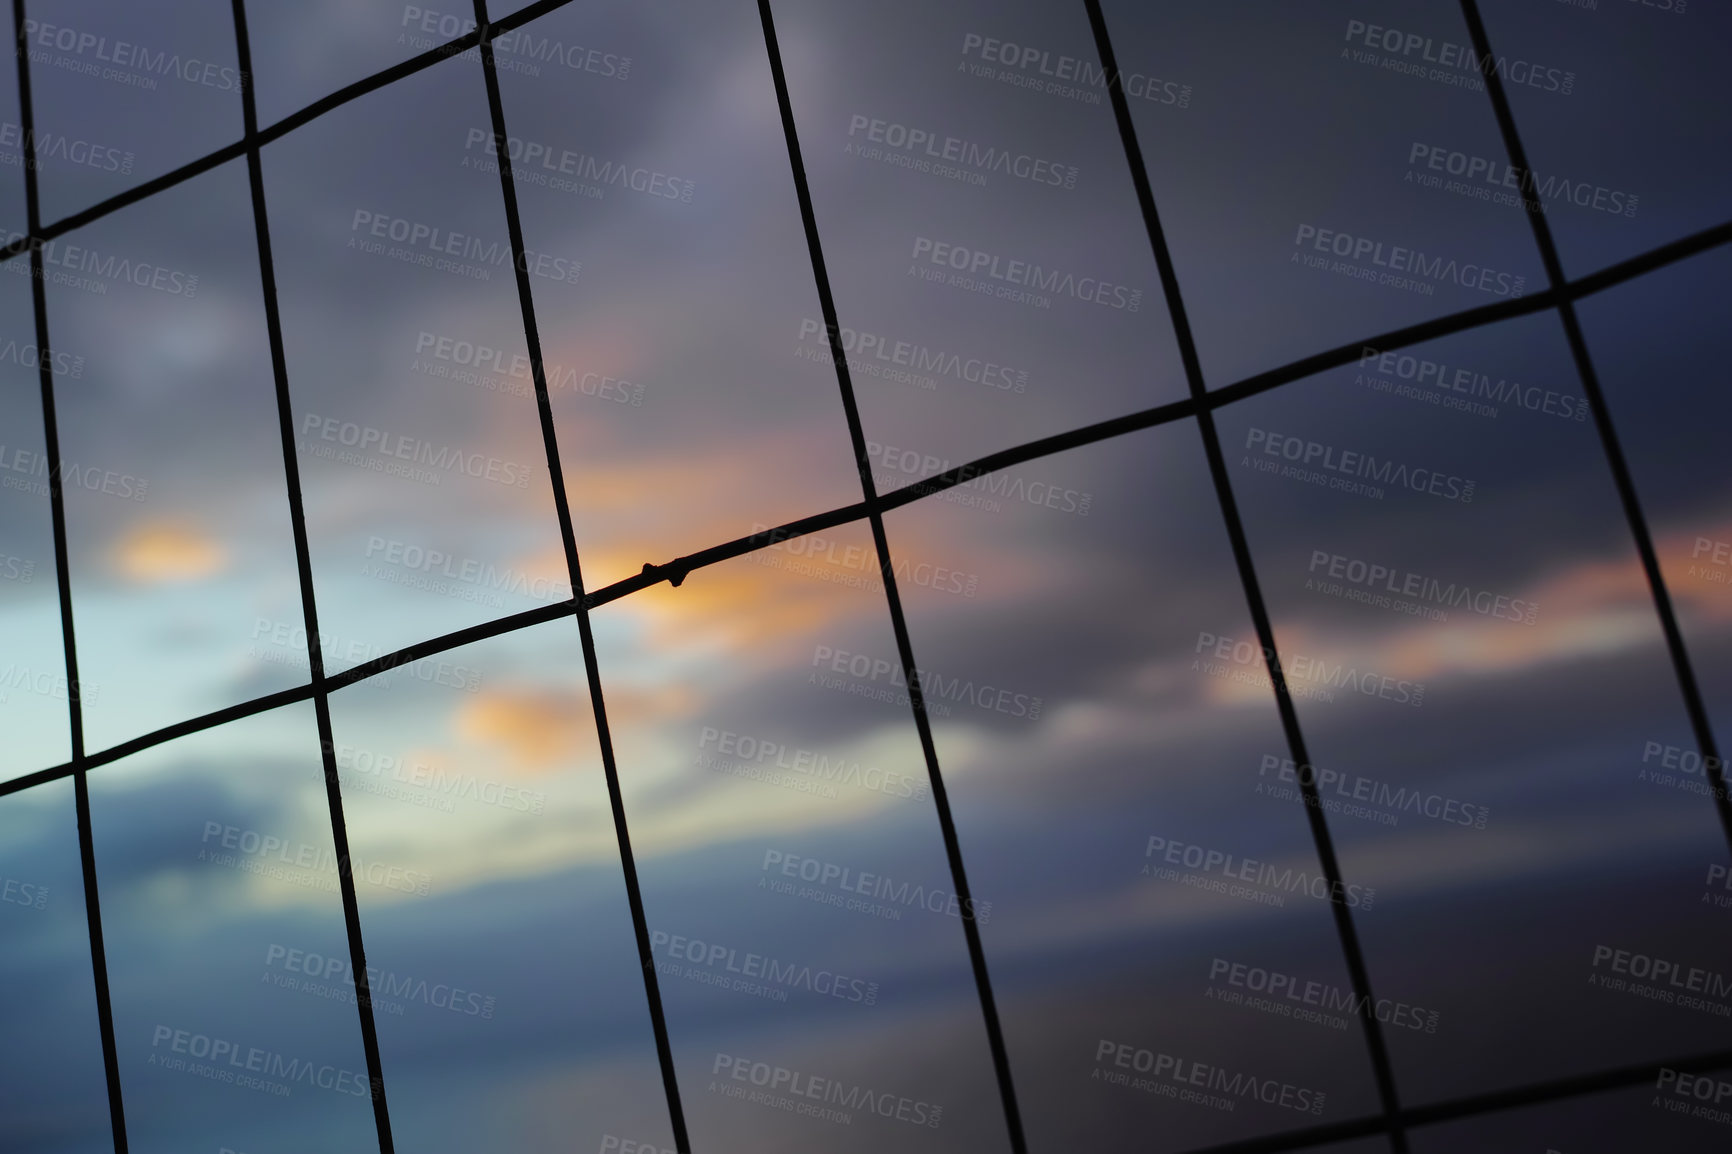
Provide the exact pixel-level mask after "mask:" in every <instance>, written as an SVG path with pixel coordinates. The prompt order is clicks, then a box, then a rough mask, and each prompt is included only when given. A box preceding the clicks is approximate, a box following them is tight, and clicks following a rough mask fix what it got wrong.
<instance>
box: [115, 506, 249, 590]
mask: <svg viewBox="0 0 1732 1154" xmlns="http://www.w3.org/2000/svg"><path fill="white" fill-rule="evenodd" d="M110 560H111V563H112V565H113V566H114V569H115V571H116V572H117V573H119V574H120V575H121V576H122V577H125V578H126V579H127V580H129V581H135V582H138V583H140V584H159V583H164V582H171V581H202V580H204V579H205V578H207V577H214V576H217V575H218V574H220V573H222V572H223V571H224V570H226V569H227V568H228V563H229V555H228V550H227V549H225V548H224V547H223V546H222V543H221V542H219V541H216V540H214V539H213V538H211V537H209V536H207V535H206V534H205V533H204V532H202V531H201V530H199V529H198V528H196V527H195V526H192V525H189V524H186V523H184V522H177V521H154V522H147V523H145V524H143V525H137V526H134V527H133V528H132V529H130V530H128V531H127V532H126V533H125V534H124V535H123V536H122V537H121V538H120V540H119V541H118V542H116V543H115V545H114V547H113V549H112V550H111V552H110Z"/></svg>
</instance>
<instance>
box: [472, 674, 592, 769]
mask: <svg viewBox="0 0 1732 1154" xmlns="http://www.w3.org/2000/svg"><path fill="white" fill-rule="evenodd" d="M453 727H454V728H455V729H456V731H457V734H458V736H460V737H462V738H464V739H465V740H468V741H473V742H477V743H480V744H483V745H490V746H494V747H497V748H501V749H503V750H504V752H505V754H506V756H507V758H508V762H509V765H510V767H511V768H514V769H517V770H521V771H523V772H525V773H543V772H546V771H548V770H551V769H555V768H559V767H562V766H568V765H570V764H571V763H572V762H573V761H576V760H578V759H579V758H583V757H587V756H592V755H594V753H595V749H596V745H595V717H594V714H593V713H592V712H591V709H590V703H589V694H588V693H586V692H584V691H582V690H581V689H578V690H574V691H572V692H568V693H561V692H557V691H552V690H535V691H511V690H498V689H493V690H488V691H486V692H483V693H480V694H477V695H476V696H475V697H474V698H473V699H471V700H469V701H466V702H464V704H463V706H462V707H461V708H460V709H459V710H458V712H457V716H456V718H455V719H454V720H453Z"/></svg>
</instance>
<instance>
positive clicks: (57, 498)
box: [12, 0, 127, 1154]
mask: <svg viewBox="0 0 1732 1154" xmlns="http://www.w3.org/2000/svg"><path fill="white" fill-rule="evenodd" d="M12 23H13V29H12V31H13V38H14V41H15V43H16V45H17V53H16V55H17V60H18V120H19V128H20V130H21V132H22V135H23V138H24V142H23V147H24V203H25V210H26V218H27V221H28V224H27V229H28V234H29V237H30V300H31V306H32V308H33V310H34V312H35V317H36V353H37V358H36V359H37V366H38V369H39V372H38V379H39V381H40V385H41V396H42V439H43V455H44V457H45V459H46V461H47V464H48V505H49V515H50V517H51V518H52V520H53V524H54V576H55V581H56V583H57V584H58V587H59V592H60V633H61V643H62V651H63V654H64V657H65V661H66V707H67V708H66V712H67V722H68V724H69V726H70V727H71V746H72V764H73V771H72V796H73V807H74V809H75V810H76V813H77V818H78V859H79V866H80V869H81V871H82V874H83V879H84V917H85V922H86V925H87V928H88V930H89V934H90V969H91V976H92V978H93V980H94V982H95V986H96V1021H97V1027H98V1029H99V1031H100V1033H101V1035H102V1068H103V1074H104V1076H105V1078H106V1080H107V1082H108V1119H109V1126H110V1129H111V1130H112V1132H113V1135H114V1149H115V1154H127V1141H126V1111H125V1107H124V1104H123V1102H122V1100H121V1092H120V1056H119V1053H118V1050H117V1048H116V1045H115V1039H114V1007H113V1003H112V1001H111V1000H110V998H109V991H108V953H107V950H106V949H105V948H104V945H103V940H102V903H101V901H100V898H99V896H98V891H97V884H96V842H95V839H94V835H93V833H92V830H91V822H90V783H89V779H88V776H87V771H86V767H85V765H84V703H83V700H82V686H81V685H80V683H79V679H78V641H77V636H76V634H75V633H74V631H73V623H72V574H71V565H70V562H69V560H68V549H67V538H66V499H65V491H64V487H63V485H62V480H61V475H60V422H59V417H58V414H57V413H56V412H55V407H54V371H53V363H54V360H53V356H52V354H51V353H50V352H49V342H48V293H47V287H46V284H45V281H44V269H43V265H42V240H41V237H40V233H41V231H42V210H41V199H40V194H39V191H38V189H37V184H36V122H35V109H34V107H33V102H32V100H31V92H30V51H29V43H28V40H27V31H26V27H25V19H24V0H12Z"/></svg>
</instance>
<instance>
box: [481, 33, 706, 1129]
mask: <svg viewBox="0 0 1732 1154" xmlns="http://www.w3.org/2000/svg"><path fill="white" fill-rule="evenodd" d="M475 24H476V27H477V29H478V30H479V33H480V43H479V48H480V52H481V71H482V76H483V78H484V79H485V80H486V83H487V107H488V112H489V114H490V116H491V118H492V125H493V144H494V156H495V158H496V159H497V161H498V166H499V187H500V192H501V193H502V195H503V196H504V199H505V223H506V227H507V229H508V230H509V232H510V234H511V258H512V262H511V263H512V267H513V269H514V270H515V271H516V279H517V302H518V306H519V308H520V309H521V310H522V313H523V334H524V340H525V341H526V342H527V344H528V348H529V367H530V372H531V374H532V376H533V377H534V380H535V405H536V410H537V412H538V413H539V414H540V416H541V439H542V445H543V448H544V449H545V450H546V453H547V474H548V479H549V481H550V482H551V484H552V487H553V504H554V509H555V511H556V512H557V513H558V516H559V536H560V541H561V543H562V544H563V546H564V549H565V565H566V571H567V573H568V574H569V576H570V580H571V589H572V595H573V597H574V598H575V599H576V601H577V610H576V615H577V627H578V633H579V636H580V638H581V640H582V643H583V668H584V674H585V676H586V677H587V678H588V681H589V697H590V703H591V706H592V707H593V709H594V712H595V729H596V740H597V741H598V743H599V744H600V746H601V764H602V771H603V774H604V775H605V777H606V778H607V796H608V804H609V805H610V807H611V808H612V810H613V828H614V833H615V835H616V837H617V839H618V841H619V859H620V870H621V873H622V874H623V875H624V879H625V891H626V900H627V901H628V902H629V904H630V905H631V923H632V931H633V934H634V936H635V937H636V939H637V952H638V969H639V971H640V972H641V973H642V974H643V983H644V997H645V998H646V1000H647V1001H648V1003H649V1013H650V1026H651V1029H652V1030H653V1031H654V1033H655V1043H656V1058H657V1061H658V1062H659V1064H660V1066H661V1075H662V1089H663V1090H664V1091H665V1093H666V1097H667V1104H668V1121H669V1124H670V1126H671V1127H672V1130H673V1137H674V1145H675V1147H676V1148H677V1149H678V1150H679V1152H680V1154H691V1139H690V1138H689V1137H688V1136H687V1133H686V1116H685V1107H684V1106H683V1104H682V1103H681V1101H680V1089H679V1079H678V1072H677V1071H676V1069H675V1067H674V1057H673V1046H672V1043H671V1042H670V1041H669V1040H668V1025H667V1015H666V1012H665V1011H664V1009H663V1007H662V997H661V985H660V982H659V981H658V979H657V976H656V968H655V954H654V951H653V949H652V947H651V945H650V936H649V922H648V920H647V918H646V917H645V915H644V905H643V890H642V887H641V886H640V884H639V882H638V875H637V862H636V859H635V857H634V855H633V853H632V847H631V833H630V831H629V829H628V828H627V824H626V816H625V799H624V796H623V795H622V794H621V792H620V784H619V766H618V762H617V761H616V759H615V757H614V749H613V732H612V730H611V728H610V727H609V725H608V720H607V704H606V701H605V700H604V698H603V696H602V684H601V667H600V663H599V662H598V661H597V659H596V652H595V634H594V631H593V630H592V629H591V627H590V620H589V610H588V609H587V608H586V607H585V606H584V604H583V595H584V594H583V571H582V568H581V566H580V565H579V563H578V555H577V535H576V532H575V531H574V529H573V528H572V521H571V503H570V501H569V499H568V497H567V495H566V491H565V469H564V466H563V464H562V462H561V460H560V456H559V440H558V437H557V436H556V434H555V431H554V424H553V405H552V403H551V402H550V401H549V399H548V393H547V373H546V367H545V365H544V364H543V362H542V358H541V331H540V327H539V326H538V325H537V323H536V319H535V298H534V294H533V292H532V291H531V288H530V284H529V264H528V262H527V261H526V260H525V258H524V244H523V221H522V218H521V216H520V215H519V213H518V209H517V188H516V185H515V183H514V182H513V180H512V176H511V158H510V156H509V155H508V150H507V141H508V140H509V137H508V136H507V135H506V132H505V105H504V101H503V100H502V99H501V97H500V94H499V74H498V70H497V68H496V67H495V65H494V61H493V27H492V25H491V24H490V23H489V21H488V18H487V3H486V0H475ZM675 584H678V582H675Z"/></svg>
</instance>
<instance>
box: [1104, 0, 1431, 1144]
mask: <svg viewBox="0 0 1732 1154" xmlns="http://www.w3.org/2000/svg"><path fill="white" fill-rule="evenodd" d="M1084 4H1085V6H1086V7H1087V8H1088V15H1089V24H1090V25H1091V27H1092V28H1093V29H1094V37H1095V47H1096V49H1097V50H1098V51H1099V53H1100V58H1101V70H1102V72H1103V73H1105V75H1106V77H1107V87H1108V90H1109V95H1110V96H1111V97H1112V104H1113V115H1114V117H1115V118H1116V119H1117V121H1118V129H1119V138H1120V140H1121V141H1122V142H1123V144H1124V149H1125V159H1126V161H1127V162H1128V163H1129V165H1130V170H1131V179H1132V181H1133V182H1134V183H1135V185H1136V191H1137V203H1138V205H1139V206H1140V208H1141V209H1142V214H1143V224H1144V227H1145V228H1146V229H1147V231H1148V234H1149V245H1150V247H1151V248H1152V249H1153V250H1154V257H1155V265H1156V267H1157V268H1158V269H1159V271H1160V277H1161V288H1162V291H1163V293H1164V295H1165V296H1166V298H1167V310H1168V313H1169V315H1170V316H1171V318H1172V324H1173V335H1174V337H1175V339H1176V340H1177V341H1178V345H1179V355H1180V357H1181V359H1182V360H1183V362H1184V367H1185V381H1186V384H1187V385H1188V386H1189V388H1190V392H1191V398H1192V400H1193V402H1194V403H1195V404H1196V406H1197V425H1198V429H1199V431H1200V433H1201V434H1202V439H1203V450H1204V453H1205V455H1206V456H1207V457H1208V461H1209V476H1210V479H1211V480H1212V481H1213V483H1214V487H1215V495H1216V498H1217V499H1218V500H1219V502H1220V505H1221V519H1222V521H1223V522H1224V523H1225V525H1226V530H1227V537H1228V539H1229V540H1230V541H1231V543H1232V547H1233V560H1234V562H1235V564H1236V565H1237V566H1238V570H1239V580H1240V583H1241V584H1242V585H1243V586H1244V589H1245V601H1246V604H1247V606H1248V607H1249V609H1250V612H1251V620H1252V622H1253V623H1254V624H1255V627H1256V630H1257V639H1258V641H1259V643H1260V644H1261V645H1262V647H1263V660H1264V663H1265V664H1266V665H1267V667H1268V670H1269V680H1270V683H1271V684H1272V685H1273V686H1274V689H1275V706H1276V709H1277V711H1278V712H1279V713H1280V716H1281V728H1282V730H1283V731H1284V732H1285V734H1286V737H1287V745H1288V749H1289V750H1290V752H1291V753H1292V755H1293V760H1294V763H1295V764H1297V765H1302V766H1304V765H1310V764H1311V758H1310V755H1309V754H1308V753H1307V752H1306V749H1305V736H1304V733H1303V732H1302V731H1301V729H1300V726H1299V713H1298V711H1297V710H1296V709H1295V708H1294V706H1293V698H1292V695H1291V694H1290V693H1289V692H1288V690H1287V679H1286V678H1285V676H1283V674H1282V672H1281V660H1280V655H1279V653H1278V652H1277V651H1276V648H1275V629H1274V625H1273V624H1272V622H1271V620H1270V617H1269V608H1268V605H1267V604H1266V603H1265V601H1264V600H1263V591H1262V588H1261V586H1260V584H1259V583H1258V580H1257V570H1256V566H1255V564H1254V563H1253V561H1252V559H1251V546H1250V542H1249V539H1248V538H1247V537H1246V535H1245V524H1244V521H1243V519H1242V518H1241V517H1240V515H1239V506H1238V502H1237V501H1236V500H1235V499H1234V496H1233V486H1232V481H1231V479H1230V478H1229V477H1228V475H1227V463H1226V459H1225V457H1224V456H1223V455H1222V453H1221V438H1220V435H1219V434H1218V433H1217V431H1216V429H1215V414H1214V411H1213V409H1212V408H1211V407H1210V406H1209V405H1208V403H1207V393H1208V388H1207V386H1206V385H1205V384H1204V382H1203V368H1202V360H1201V358H1200V357H1199V356H1198V355H1197V344H1196V340H1195V338H1194V336H1193V335H1192V333H1191V324H1190V319H1189V317H1188V316H1187V314H1186V312H1185V303H1184V298H1183V297H1181V296H1180V294H1179V281H1178V276H1177V273H1176V272H1175V270H1174V267H1173V258H1172V254H1171V252H1170V251H1169V250H1168V248H1167V239H1166V234H1165V232H1164V231H1163V230H1162V228H1161V219H1160V214H1159V213H1158V212H1157V211H1156V208H1155V196H1154V190H1153V188H1152V187H1151V186H1150V184H1149V173H1148V169H1147V167H1146V166H1145V165H1144V163H1143V153H1142V147H1141V146H1140V145H1139V144H1138V143H1137V133H1136V125H1135V124H1134V123H1133V122H1132V120H1131V110H1130V105H1129V103H1128V102H1127V101H1126V100H1125V93H1124V88H1123V86H1122V84H1121V83H1120V82H1119V69H1118V60H1117V57H1116V56H1115V55H1114V54H1113V46H1112V39H1111V37H1110V36H1109V35H1108V33H1107V25H1106V18H1105V16H1104V15H1102V13H1101V6H1100V0H1084ZM1315 779H1316V775H1315V774H1300V775H1299V786H1300V789H1301V790H1302V791H1303V793H1304V798H1305V817H1306V820H1307V822H1309V824H1310V826H1311V837H1312V841H1313V842H1314V843H1315V845H1316V847H1317V857H1318V860H1319V862H1320V863H1321V866H1322V869H1323V874H1324V876H1325V877H1326V878H1328V879H1329V892H1330V902H1329V908H1330V913H1331V914H1333V915H1334V919H1335V932H1336V935H1337V936H1338V937H1339V938H1340V939H1341V952H1342V954H1343V955H1345V957H1346V961H1347V972H1348V976H1349V978H1350V980H1351V981H1352V983H1353V993H1354V996H1355V998H1357V999H1358V1000H1359V1004H1360V1005H1362V1006H1371V1005H1374V1004H1375V999H1373V997H1372V994H1371V975H1370V972H1369V971H1368V969H1367V968H1366V964H1365V954H1364V951H1363V950H1362V949H1361V947H1360V944H1359V932H1358V930H1357V929H1356V928H1355V927H1354V924H1353V914H1352V912H1351V911H1350V910H1349V909H1348V907H1347V903H1346V902H1345V901H1343V900H1341V898H1340V896H1339V895H1341V894H1342V893H1344V892H1345V888H1344V886H1343V883H1342V879H1341V865H1340V862H1339V861H1338V860H1337V858H1336V854H1335V843H1334V841H1333V840H1332V839H1331V838H1330V836H1329V822H1328V818H1327V817H1326V816H1325V814H1324V811H1323V806H1322V797H1321V795H1320V794H1319V793H1318V788H1317V783H1316V780H1315ZM1358 1017H1359V1021H1360V1025H1361V1026H1362V1027H1363V1029H1364V1035H1365V1048H1366V1051H1367V1054H1368V1056H1369V1058H1370V1061H1371V1069H1372V1074H1373V1076H1374V1078H1375V1079H1376V1082H1377V1095H1378V1099H1379V1102H1380V1104H1381V1105H1382V1108H1383V1116H1384V1121H1385V1124H1386V1126H1387V1133H1388V1135H1389V1140H1390V1145H1391V1147H1392V1148H1393V1149H1394V1151H1395V1152H1396V1154H1406V1151H1407V1134H1406V1128H1405V1127H1404V1125H1403V1124H1402V1122H1401V1099H1400V1096H1399V1095H1398V1094H1397V1092H1396V1086H1395V1074H1394V1071H1393V1069H1392V1068H1391V1066H1390V1061H1389V1050H1388V1047H1387V1045H1386V1043H1385V1041H1384V1038H1383V1029H1382V1023H1380V1022H1379V1021H1378V1020H1377V1016H1376V1015H1375V1014H1370V1013H1361V1014H1359V1015H1358Z"/></svg>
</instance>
